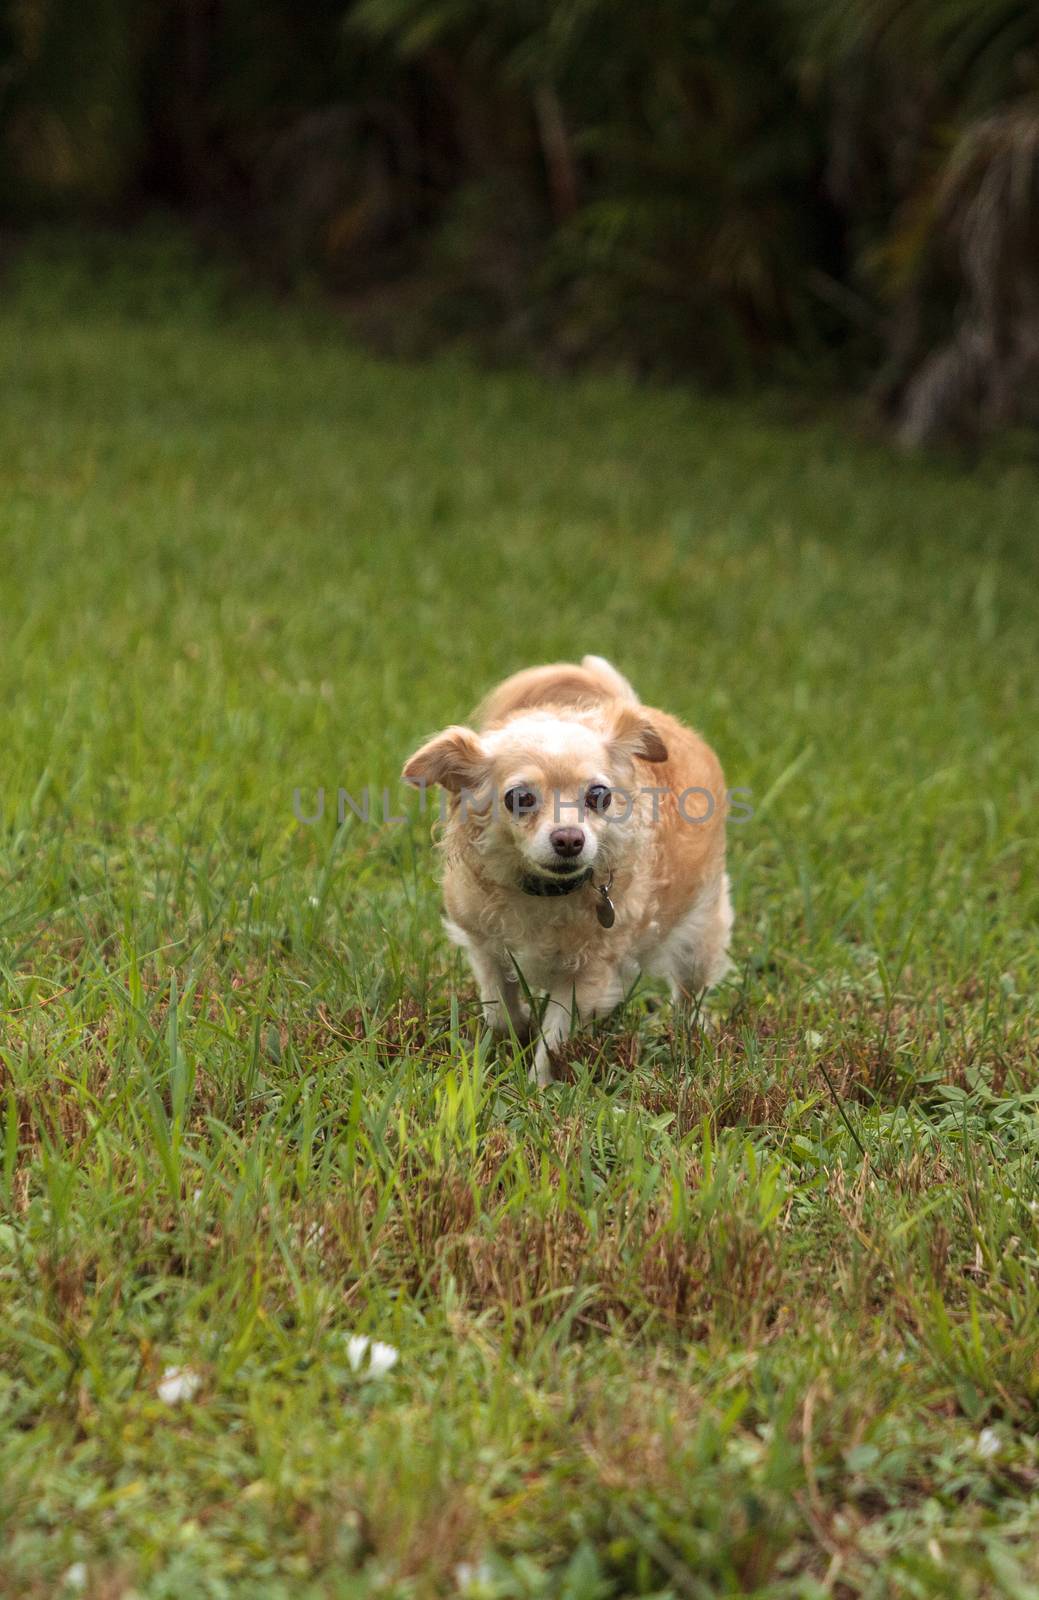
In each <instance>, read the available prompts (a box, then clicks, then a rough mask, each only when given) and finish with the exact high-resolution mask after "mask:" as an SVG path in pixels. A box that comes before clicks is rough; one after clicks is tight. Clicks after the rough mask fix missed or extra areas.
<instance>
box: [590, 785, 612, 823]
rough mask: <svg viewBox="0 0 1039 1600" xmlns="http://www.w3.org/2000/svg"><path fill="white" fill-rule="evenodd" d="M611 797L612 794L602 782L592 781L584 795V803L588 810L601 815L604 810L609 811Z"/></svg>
mask: <svg viewBox="0 0 1039 1600" xmlns="http://www.w3.org/2000/svg"><path fill="white" fill-rule="evenodd" d="M612 799H613V796H612V794H611V793H610V791H609V789H607V787H606V785H605V784H604V783H593V784H592V787H591V788H590V789H589V791H588V793H587V794H586V795H585V797H584V803H585V805H586V806H587V807H588V809H589V811H594V812H596V813H597V814H598V815H599V816H600V817H601V816H602V814H603V812H604V811H609V809H610V801H611V800H612Z"/></svg>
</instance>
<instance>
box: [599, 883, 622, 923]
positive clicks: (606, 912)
mask: <svg viewBox="0 0 1039 1600" xmlns="http://www.w3.org/2000/svg"><path fill="white" fill-rule="evenodd" d="M595 915H596V916H597V917H598V919H599V926H600V927H602V928H612V927H613V924H614V923H615V922H616V920H617V913H616V911H615V910H614V909H613V901H612V900H611V899H610V896H609V894H608V893H607V891H606V888H605V887H603V888H601V889H600V890H599V903H598V905H597V906H596V908H595Z"/></svg>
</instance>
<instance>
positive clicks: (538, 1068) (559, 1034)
mask: <svg viewBox="0 0 1039 1600" xmlns="http://www.w3.org/2000/svg"><path fill="white" fill-rule="evenodd" d="M574 1004H575V1002H574V991H573V987H572V986H571V987H570V988H569V989H567V990H565V991H564V990H562V989H559V990H556V992H555V993H553V994H550V995H549V997H548V999H547V1001H546V1002H545V1011H544V1015H543V1016H542V1018H541V1027H540V1030H539V1036H538V1047H537V1049H536V1050H535V1052H534V1064H533V1066H532V1067H531V1069H530V1081H531V1083H536V1084H537V1086H538V1088H539V1089H544V1088H545V1087H546V1086H547V1085H548V1084H550V1083H551V1082H552V1052H553V1050H555V1049H556V1048H557V1047H558V1046H559V1045H561V1044H562V1042H563V1040H564V1039H566V1038H568V1037H569V1035H570V1028H571V1025H572V1022H573V1012H574Z"/></svg>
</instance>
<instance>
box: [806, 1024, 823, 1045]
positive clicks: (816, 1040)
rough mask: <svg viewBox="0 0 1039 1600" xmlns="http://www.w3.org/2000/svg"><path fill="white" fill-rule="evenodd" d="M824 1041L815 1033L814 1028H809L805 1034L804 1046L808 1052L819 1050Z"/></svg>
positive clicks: (819, 1034) (820, 1035)
mask: <svg viewBox="0 0 1039 1600" xmlns="http://www.w3.org/2000/svg"><path fill="white" fill-rule="evenodd" d="M825 1043H826V1040H825V1039H824V1038H823V1036H822V1034H821V1033H816V1031H815V1029H814V1028H809V1029H808V1032H807V1033H806V1034H805V1044H806V1045H807V1046H808V1048H809V1050H821V1049H822V1047H823V1045H824V1044H825Z"/></svg>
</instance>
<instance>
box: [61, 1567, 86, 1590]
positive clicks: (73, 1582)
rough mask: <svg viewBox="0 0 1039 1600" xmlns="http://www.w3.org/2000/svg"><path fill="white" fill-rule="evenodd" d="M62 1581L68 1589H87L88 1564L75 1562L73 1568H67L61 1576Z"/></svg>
mask: <svg viewBox="0 0 1039 1600" xmlns="http://www.w3.org/2000/svg"><path fill="white" fill-rule="evenodd" d="M61 1581H62V1583H63V1584H64V1585H65V1587H66V1589H85V1588H86V1586H87V1564H86V1562H85V1561H74V1562H73V1563H72V1565H71V1567H66V1568H65V1571H64V1572H63V1573H62V1575H61Z"/></svg>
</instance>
